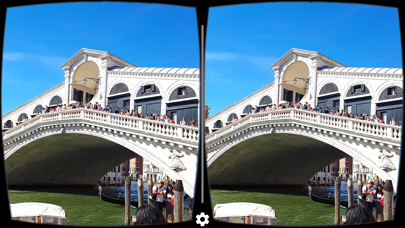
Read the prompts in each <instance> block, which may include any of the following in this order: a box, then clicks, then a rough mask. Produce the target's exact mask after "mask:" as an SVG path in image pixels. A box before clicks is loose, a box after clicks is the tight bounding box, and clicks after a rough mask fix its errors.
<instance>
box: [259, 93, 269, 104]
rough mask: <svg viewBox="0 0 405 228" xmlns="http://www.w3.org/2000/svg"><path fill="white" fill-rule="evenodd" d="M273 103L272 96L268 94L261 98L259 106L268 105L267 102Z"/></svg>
mask: <svg viewBox="0 0 405 228" xmlns="http://www.w3.org/2000/svg"><path fill="white" fill-rule="evenodd" d="M271 103H272V101H271V98H270V96H267V95H266V96H264V97H263V98H262V99H261V100H260V103H259V106H262V105H267V104H271Z"/></svg>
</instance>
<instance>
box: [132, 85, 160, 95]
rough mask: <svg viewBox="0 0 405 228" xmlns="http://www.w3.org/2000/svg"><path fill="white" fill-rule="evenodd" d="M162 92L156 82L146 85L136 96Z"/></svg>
mask: <svg viewBox="0 0 405 228" xmlns="http://www.w3.org/2000/svg"><path fill="white" fill-rule="evenodd" d="M155 94H160V90H159V88H158V87H157V86H156V85H155V84H150V85H144V86H142V87H141V88H140V89H139V90H138V92H137V93H136V97H142V96H148V95H155Z"/></svg>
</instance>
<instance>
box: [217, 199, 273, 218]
mask: <svg viewBox="0 0 405 228" xmlns="http://www.w3.org/2000/svg"><path fill="white" fill-rule="evenodd" d="M240 216H259V217H265V218H271V219H277V215H276V212H275V211H274V210H273V208H271V207H270V206H267V205H263V204H258V203H244V202H241V203H226V204H216V205H215V207H214V217H216V218H221V217H240Z"/></svg>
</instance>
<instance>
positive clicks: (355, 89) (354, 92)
mask: <svg viewBox="0 0 405 228" xmlns="http://www.w3.org/2000/svg"><path fill="white" fill-rule="evenodd" d="M364 94H370V90H369V89H368V88H367V86H366V85H364V84H359V85H354V86H352V87H350V89H349V91H347V93H346V97H353V96H358V95H364Z"/></svg>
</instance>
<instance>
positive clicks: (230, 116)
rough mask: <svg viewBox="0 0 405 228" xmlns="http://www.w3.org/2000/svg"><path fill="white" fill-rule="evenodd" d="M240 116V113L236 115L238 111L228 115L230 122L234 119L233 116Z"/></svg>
mask: <svg viewBox="0 0 405 228" xmlns="http://www.w3.org/2000/svg"><path fill="white" fill-rule="evenodd" d="M235 117H238V115H236V113H232V114H231V115H229V117H228V122H230V121H232V120H233V118H235Z"/></svg>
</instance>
